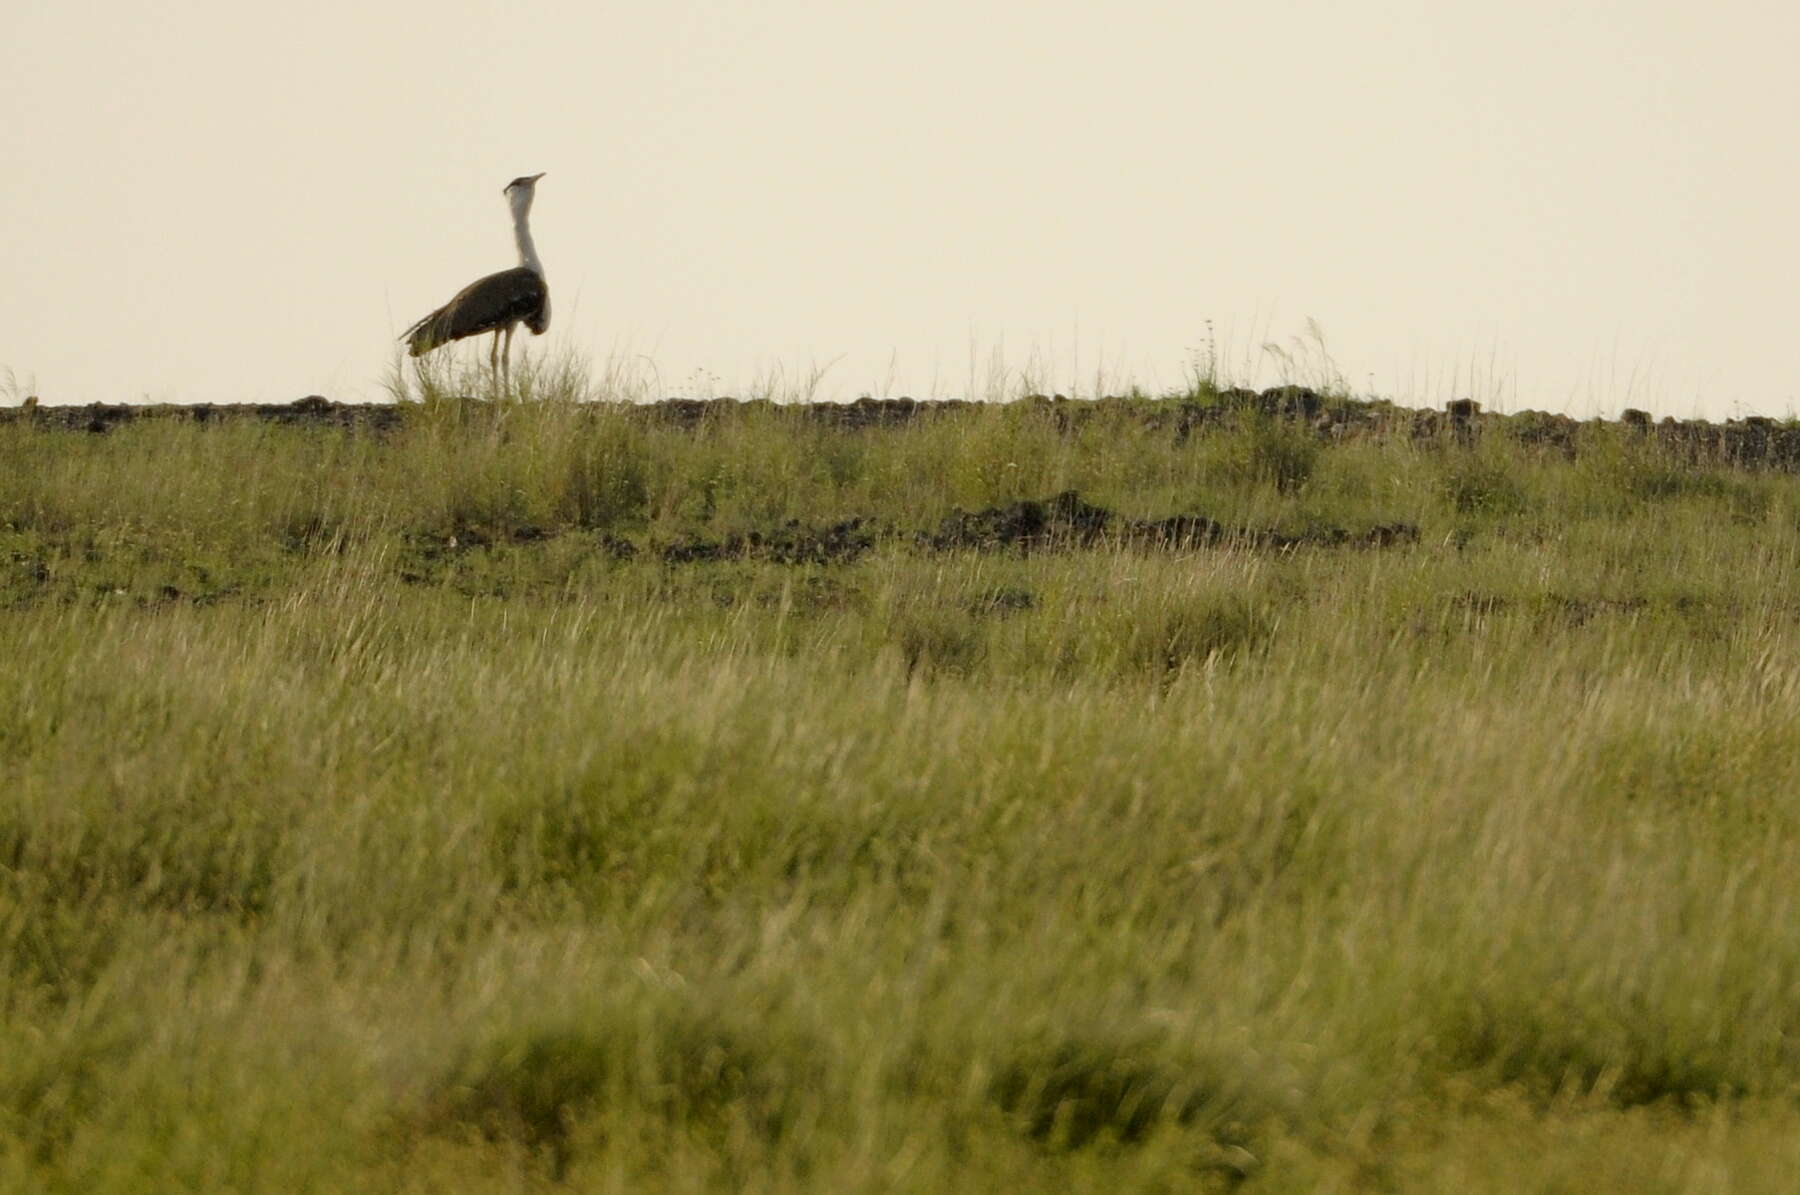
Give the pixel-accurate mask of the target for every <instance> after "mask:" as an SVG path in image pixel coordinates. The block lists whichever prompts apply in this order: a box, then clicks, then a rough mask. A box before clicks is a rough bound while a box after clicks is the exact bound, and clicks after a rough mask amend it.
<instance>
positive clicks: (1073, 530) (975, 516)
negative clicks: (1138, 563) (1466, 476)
mask: <svg viewBox="0 0 1800 1195" xmlns="http://www.w3.org/2000/svg"><path fill="white" fill-rule="evenodd" d="M1418 538H1419V529H1418V528H1417V527H1415V526H1413V525H1412V524H1410V523H1383V524H1380V525H1378V526H1375V527H1372V528H1370V529H1369V530H1368V531H1366V532H1363V533H1361V534H1352V533H1351V532H1349V531H1347V530H1345V529H1344V528H1342V527H1321V528H1312V529H1309V530H1307V531H1304V532H1302V533H1300V534H1298V535H1287V534H1284V533H1282V532H1279V531H1272V530H1268V529H1265V528H1257V527H1227V526H1226V525H1225V524H1223V523H1220V522H1219V521H1218V520H1216V519H1210V518H1208V517H1206V516H1205V515H1194V514H1181V515H1170V516H1169V517H1168V518H1163V519H1127V518H1122V517H1120V516H1118V515H1116V514H1115V513H1113V512H1112V511H1110V510H1108V509H1107V508H1106V507H1104V506H1096V505H1094V504H1093V503H1091V502H1087V501H1084V500H1083V499H1082V497H1081V495H1080V494H1079V493H1077V492H1076V491H1074V490H1064V491H1063V492H1062V493H1060V494H1058V495H1056V496H1055V497H1054V498H1041V499H1033V500H1027V501H1023V502H1013V503H1009V504H1007V505H1005V506H990V507H988V508H987V509H986V510H979V511H975V512H973V513H970V512H966V511H960V510H959V511H956V512H955V513H953V514H951V515H950V516H949V517H948V518H946V519H945V520H944V521H943V523H942V524H940V525H939V528H938V531H937V533H936V534H935V535H921V536H919V537H918V542H919V543H920V544H921V545H922V546H924V547H928V548H931V549H934V550H936V551H940V552H944V551H955V550H957V549H971V548H972V549H975V550H977V551H994V550H996V549H1007V548H1011V549H1015V550H1018V551H1021V552H1031V551H1038V550H1042V549H1044V548H1073V547H1087V546H1090V545H1092V544H1095V543H1098V542H1100V541H1101V540H1103V539H1111V540H1112V541H1113V542H1116V543H1120V544H1130V545H1132V546H1134V547H1141V548H1149V549H1151V550H1155V551H1165V552H1181V551H1193V550H1195V549H1198V548H1209V547H1216V546H1219V545H1221V544H1231V545H1235V546H1238V547H1246V548H1263V549H1275V550H1282V549H1288V548H1300V547H1374V548H1380V547H1389V546H1392V545H1394V544H1402V543H1413V542H1416V541H1417V540H1418Z"/></svg>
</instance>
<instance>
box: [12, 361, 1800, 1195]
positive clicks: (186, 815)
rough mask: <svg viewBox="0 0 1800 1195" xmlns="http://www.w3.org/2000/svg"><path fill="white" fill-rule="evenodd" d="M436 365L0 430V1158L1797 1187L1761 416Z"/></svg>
mask: <svg viewBox="0 0 1800 1195" xmlns="http://www.w3.org/2000/svg"><path fill="white" fill-rule="evenodd" d="M427 397H428V398H430V401H427V402H423V403H420V404H419V405H417V406H416V407H414V408H412V409H410V410H409V412H408V417H407V418H406V420H405V421H404V422H403V424H402V425H401V426H400V427H399V428H397V429H395V430H392V431H389V432H385V433H380V434H373V433H358V432H352V431H340V430H324V429H321V428H307V427H284V426H274V425H263V424H254V423H250V422H236V421H229V420H227V421H217V422H212V423H208V424H203V425H190V424H185V423H176V422H173V421H169V422H162V421H146V422H139V423H134V424H131V425H127V426H123V427H120V428H118V429H117V430H114V431H112V432H110V433H108V434H106V435H85V434H80V433H69V432H58V431H51V430H47V429H45V428H42V427H39V426H35V425H33V424H31V423H30V422H26V421H21V422H17V423H13V424H7V425H0V794H4V795H3V797H0V1011H3V1014H4V1015H0V1188H4V1189H7V1190H18V1191H49V1192H64V1191H66V1192H77V1191H79V1192H108V1191H117V1192H139V1191H145V1190H187V1189H193V1190H245V1191H250V1190H255V1191H281V1192H297V1191H342V1190H358V1191H419V1192H425V1191H431V1192H454V1191H483V1192H486V1191H496V1190H513V1191H548V1190H559V1189H577V1190H594V1191H642V1190H676V1191H704V1190H721V1191H724V1190H729V1191H740V1190H760V1191H790V1190H791V1191H830V1192H845V1191H875V1190H904V1191H938V1190H942V1191H969V1190H1051V1189H1056V1190H1064V1189H1067V1190H1092V1191H1117V1190H1168V1191H1192V1190H1197V1189H1198V1190H1207V1189H1218V1190H1228V1189H1235V1190H1240V1191H1246V1192H1258V1191H1313V1190H1341V1191H1361V1190H1369V1191H1387V1190H1403V1191H1443V1190H1470V1191H1495V1192H1500V1191H1507V1192H1514V1191H1563V1190H1584V1191H1586V1190H1619V1191H1634V1192H1636V1191H1669V1192H1690V1191H1709V1190H1710V1191H1771V1192H1773V1191H1786V1190H1788V1189H1790V1186H1791V1181H1792V1180H1791V1175H1792V1173H1793V1171H1794V1167H1795V1165H1796V1164H1797V1163H1800V1146H1796V1144H1795V1142H1796V1141H1797V1140H1800V1134H1797V1133H1796V1129H1800V1104H1797V1103H1796V1095H1797V1094H1800V1047H1797V1046H1796V1044H1795V1043H1796V1042H1800V907H1797V906H1800V882H1796V880H1795V878H1794V877H1795V874H1796V872H1795V866H1796V863H1797V862H1800V803H1797V798H1796V794H1797V793H1800V721H1797V720H1796V719H1795V718H1794V716H1793V711H1794V710H1795V708H1796V702H1797V701H1800V664H1797V663H1796V661H1800V595H1797V594H1796V591H1795V590H1794V587H1793V577H1794V575H1795V566H1796V563H1797V562H1800V483H1797V482H1796V480H1795V478H1793V477H1792V476H1790V475H1787V474H1782V473H1774V472H1753V471H1748V470H1743V469H1734V468H1730V467H1727V466H1726V465H1724V464H1719V463H1707V462H1706V461H1696V460H1693V459H1689V457H1688V456H1677V455H1676V454H1675V453H1674V452H1673V451H1672V450H1669V449H1666V448H1664V447H1659V446H1658V444H1657V443H1656V442H1655V441H1652V440H1646V439H1643V438H1633V437H1632V436H1631V435H1629V434H1628V433H1627V432H1626V431H1625V430H1623V429H1620V428H1617V427H1601V426H1597V425H1595V426H1586V427H1583V428H1581V429H1580V431H1579V434H1578V435H1577V436H1576V438H1575V440H1574V441H1573V444H1572V446H1570V447H1567V448H1566V449H1565V447H1563V446H1560V445H1559V446H1556V447H1546V446H1542V445H1538V444H1535V443H1533V442H1531V441H1530V440H1529V438H1528V437H1524V436H1520V435H1515V434H1514V432H1513V430H1512V428H1513V425H1512V424H1509V423H1506V422H1495V423H1492V424H1486V425H1484V430H1483V431H1482V432H1481V434H1479V435H1477V436H1474V437H1472V438H1469V437H1465V438H1458V437H1457V436H1455V435H1452V434H1450V433H1449V432H1445V433H1444V434H1443V435H1441V436H1430V437H1426V438H1422V439H1421V438H1418V437H1415V436H1413V435H1412V434H1410V433H1409V432H1406V431H1403V430H1402V428H1403V427H1404V426H1405V425H1404V421H1398V420H1397V421H1396V422H1394V423H1393V424H1392V425H1391V426H1389V425H1386V424H1382V423H1380V422H1379V421H1378V422H1376V423H1374V424H1371V425H1370V426H1369V427H1368V428H1366V429H1365V430H1363V431H1359V432H1357V433H1356V434H1353V435H1346V436H1334V435H1325V434H1322V433H1317V432H1314V431H1310V430H1309V429H1308V425H1306V424H1304V423H1299V422H1295V421H1292V420H1286V419H1275V418H1270V417H1268V416H1266V415H1263V414H1259V413H1257V412H1254V411H1250V410H1246V411H1242V412H1237V413H1232V412H1226V413H1225V414H1224V415H1221V416H1220V417H1218V418H1216V419H1211V420H1210V421H1206V422H1202V423H1200V424H1197V425H1195V426H1193V427H1192V428H1189V427H1188V426H1187V425H1186V424H1183V423H1182V422H1181V421H1180V420H1178V419H1175V418H1173V415H1174V414H1175V413H1179V412H1180V411H1181V410H1183V409H1184V405H1185V406H1186V407H1195V406H1199V407H1204V406H1206V404H1207V403H1209V402H1210V401H1211V396H1210V395H1208V394H1201V395H1196V396H1189V398H1187V399H1182V400H1169V401H1167V402H1162V403H1151V402H1142V401H1120V402H1116V403H1110V404H1103V405H1101V406H1099V407H1097V408H1081V411H1082V413H1080V414H1079V415H1077V416H1073V417H1072V416H1071V415H1070V409H1068V408H1062V407H1056V406H1054V405H1051V404H1015V405H1007V406H993V407H979V408H970V409H965V410H961V411H957V412H955V413H949V414H944V415H940V416H933V417H920V418H916V419H914V420H912V421H911V422H908V423H906V424H904V425H901V426H897V427H890V428H880V429H877V428H865V429H861V430H857V429H851V428H843V427H834V426H829V425H827V424H825V423H822V422H820V421H817V420H813V419H809V418H807V417H805V416H803V415H802V414H800V413H796V412H794V411H791V410H785V409H783V408H780V407H777V406H771V405H767V404H758V405H752V406H749V407H746V408H743V409H742V410H739V411H737V412H735V413H724V412H719V411H714V412H713V413H711V414H709V415H707V416H706V417H705V418H703V419H702V420H701V421H700V422H699V423H697V424H694V425H689V424H684V423H679V422H676V421H673V420H671V419H669V418H667V417H666V415H664V414H659V413H656V412H651V411H645V410H633V409H620V408H604V409H595V408H587V407H578V406H574V405H571V404H568V403H560V402H543V403H524V404H501V405H485V404H474V405H471V404H464V403H458V402H454V401H451V400H449V399H448V398H446V397H445V396H444V395H442V394H439V395H435V396H430V395H428V396H427ZM1071 490H1072V491H1077V492H1078V493H1079V494H1080V495H1081V498H1082V499H1083V500H1084V501H1086V502H1089V503H1093V504H1097V505H1099V506H1103V507H1105V508H1106V509H1107V510H1108V511H1109V512H1111V520H1110V522H1109V523H1108V524H1107V525H1106V528H1105V529H1103V530H1102V531H1100V532H1098V533H1095V534H1088V533H1085V532H1083V531H1081V529H1080V528H1078V527H1075V526H1073V525H1068V526H1065V525H1062V524H1058V523H1056V522H1055V521H1054V516H1055V514H1056V512H1057V511H1059V510H1066V509H1073V508H1072V507H1065V506H1061V505H1059V504H1057V503H1048V504H1045V505H1043V506H1041V507H1039V508H1035V509H1036V511H1037V513H1038V514H1040V515H1045V514H1046V512H1048V514H1047V515H1046V517H1049V518H1051V520H1052V521H1051V524H1050V526H1049V528H1048V530H1047V531H1046V532H1045V533H1044V534H1042V535H1037V536H1035V537H1033V538H1029V539H1027V540H1023V541H1021V542H1020V543H1018V544H1016V545H1013V546H1007V545H1005V544H992V543H990V544H989V545H988V546H986V547H985V548H984V547H981V546H978V545H976V544H974V543H973V542H971V541H968V540H964V539H957V538H955V537H953V536H949V537H947V536H946V533H945V528H946V527H947V526H959V525H961V524H959V523H958V522H957V512H958V511H962V512H973V511H978V510H981V509H984V508H989V507H1001V508H1006V507H1008V504H1013V503H1018V502H1021V501H1023V500H1041V499H1047V498H1050V497H1051V496H1052V495H1056V494H1059V493H1063V492H1065V491H1071ZM1015 513H1016V512H1015ZM1177 515H1182V516H1189V517H1205V518H1208V519H1211V520H1214V521H1215V522H1216V523H1217V524H1218V525H1219V526H1220V527H1221V528H1223V529H1224V531H1223V533H1222V534H1221V535H1220V536H1218V537H1217V538H1216V539H1212V540H1208V541H1207V542H1205V543H1203V544H1201V545H1199V546H1192V547H1189V548H1186V549H1184V550H1176V551H1170V550H1164V549H1161V548H1158V547H1156V546H1154V544H1153V543H1152V542H1151V541H1149V540H1147V539H1144V538H1141V537H1135V538H1134V535H1133V534H1132V533H1131V530H1130V529H1131V528H1132V527H1133V526H1135V525H1137V524H1139V523H1148V522H1149V521H1153V520H1161V519H1166V518H1169V517H1171V516H1177ZM850 520H860V522H858V523H857V524H856V525H855V529H854V530H853V531H851V532H845V533H843V534H842V535H840V536H839V538H837V539H831V538H830V537H829V535H828V532H829V531H830V529H832V528H833V527H838V526H840V525H843V524H846V523H847V522H848V521H850ZM1134 521H1136V522H1134ZM790 523H791V524H792V525H791V526H790ZM1395 526H1404V527H1405V528H1406V529H1407V534H1405V535H1403V536H1398V537H1392V538H1387V539H1381V540H1380V541H1379V542H1378V543H1377V542H1375V541H1373V540H1371V539H1370V537H1369V536H1368V534H1367V533H1368V532H1369V531H1370V530H1371V529H1373V528H1381V527H1395ZM846 537H847V538H846ZM850 541H854V548H853V549H848V550H842V551H840V550H839V548H838V547H828V548H827V549H821V550H819V551H816V552H815V551H811V550H810V548H808V545H811V546H812V547H816V546H817V545H818V544H819V543H827V544H828V545H841V544H842V543H845V542H850ZM696 545H698V546H699V547H703V548H705V549H707V550H706V551H697V550H695V548H696ZM796 545H799V546H798V547H797V546H796ZM801 549H807V550H801Z"/></svg>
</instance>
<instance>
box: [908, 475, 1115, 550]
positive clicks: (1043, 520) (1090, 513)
mask: <svg viewBox="0 0 1800 1195" xmlns="http://www.w3.org/2000/svg"><path fill="white" fill-rule="evenodd" d="M1112 518H1113V514H1112V511H1110V510H1107V509H1106V508H1105V507H1103V506H1093V505H1090V504H1089V503H1086V502H1083V501H1082V500H1081V495H1080V494H1078V493H1076V492H1075V491H1074V490H1064V491H1063V492H1062V493H1060V494H1058V495H1056V497H1054V498H1042V499H1027V500H1025V501H1022V502H1013V503H1010V504H1008V505H1006V506H990V507H988V508H987V509H986V510H978V511H975V512H973V513H969V512H966V511H960V510H959V511H956V512H954V513H953V514H951V515H950V516H949V517H948V518H946V519H945V520H944V521H943V523H942V524H940V525H939V527H938V531H937V534H935V535H928V536H921V537H920V539H921V541H922V542H923V543H924V544H925V546H927V547H930V548H935V549H937V550H938V551H940V552H942V551H950V550H953V549H956V548H976V549H989V550H991V549H993V548H1018V549H1020V550H1021V551H1030V550H1032V549H1033V548H1041V547H1044V546H1046V545H1048V544H1051V543H1055V544H1057V545H1058V546H1062V547H1079V546H1081V545H1084V544H1091V543H1093V542H1095V541H1096V540H1098V539H1099V538H1100V537H1101V536H1102V535H1104V534H1106V528H1107V525H1108V524H1109V523H1111V522H1112Z"/></svg>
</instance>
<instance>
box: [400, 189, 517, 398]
mask: <svg viewBox="0 0 1800 1195" xmlns="http://www.w3.org/2000/svg"><path fill="white" fill-rule="evenodd" d="M543 177H544V176H543V174H527V175H521V176H519V177H518V178H515V179H513V180H512V182H510V183H507V184H506V186H505V188H504V189H503V190H502V191H501V192H500V193H501V194H502V195H504V196H506V202H507V206H508V207H510V208H511V209H512V218H513V239H514V240H516V241H517V242H518V245H519V264H518V265H516V266H514V267H513V268H512V269H510V270H501V271H500V272H499V273H497V274H489V275H488V276H487V277H485V278H478V279H476V280H475V281H474V282H471V283H469V285H467V286H465V287H463V288H462V289H461V290H459V291H457V292H456V296H455V297H454V298H452V299H451V300H450V301H449V302H448V303H445V304H444V305H443V306H442V307H439V308H438V309H437V310H436V311H434V312H432V313H431V314H430V315H428V316H426V317H425V318H424V319H422V320H420V321H419V322H418V323H416V324H414V325H413V326H412V327H410V328H408V329H407V330H406V331H405V332H403V333H401V335H400V339H401V340H403V341H405V342H406V346H407V352H408V355H410V356H414V357H420V356H423V355H424V354H426V353H429V352H430V351H431V350H432V349H435V348H437V347H438V346H440V345H445V344H449V343H450V342H451V341H453V340H461V339H462V338H463V337H465V336H479V335H481V334H482V333H483V332H492V333H493V334H494V344H493V347H492V348H491V349H490V350H489V352H488V369H489V370H490V371H491V372H493V373H494V374H495V375H496V376H498V374H499V373H500V371H501V369H502V368H503V367H504V369H505V372H506V377H507V380H508V381H509V382H510V381H511V380H512V338H513V331H514V330H515V329H516V328H517V327H518V326H519V324H521V323H523V324H524V325H525V326H526V327H527V328H530V329H531V333H532V335H534V336H542V335H543V334H544V330H545V329H547V328H548V327H549V326H550V288H549V286H548V285H547V284H546V283H545V282H544V263H543V262H541V261H539V260H538V255H537V246H535V245H533V244H532V242H531V201H532V198H533V197H534V196H535V194H536V192H537V182H538V179H540V178H543ZM502 336H504V337H505V338H506V342H505V349H504V351H503V350H502V348H501V337H502Z"/></svg>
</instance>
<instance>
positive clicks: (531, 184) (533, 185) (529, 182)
mask: <svg viewBox="0 0 1800 1195" xmlns="http://www.w3.org/2000/svg"><path fill="white" fill-rule="evenodd" d="M543 177H544V176H543V174H541V173H540V174H521V175H520V176H519V177H518V178H515V179H513V180H512V182H510V183H507V184H506V188H505V189H504V190H503V191H501V192H500V193H501V194H502V195H504V196H506V198H507V200H508V201H509V202H511V203H515V204H517V203H530V202H531V196H532V194H533V193H534V192H535V191H536V190H537V180H538V179H540V178H543Z"/></svg>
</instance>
